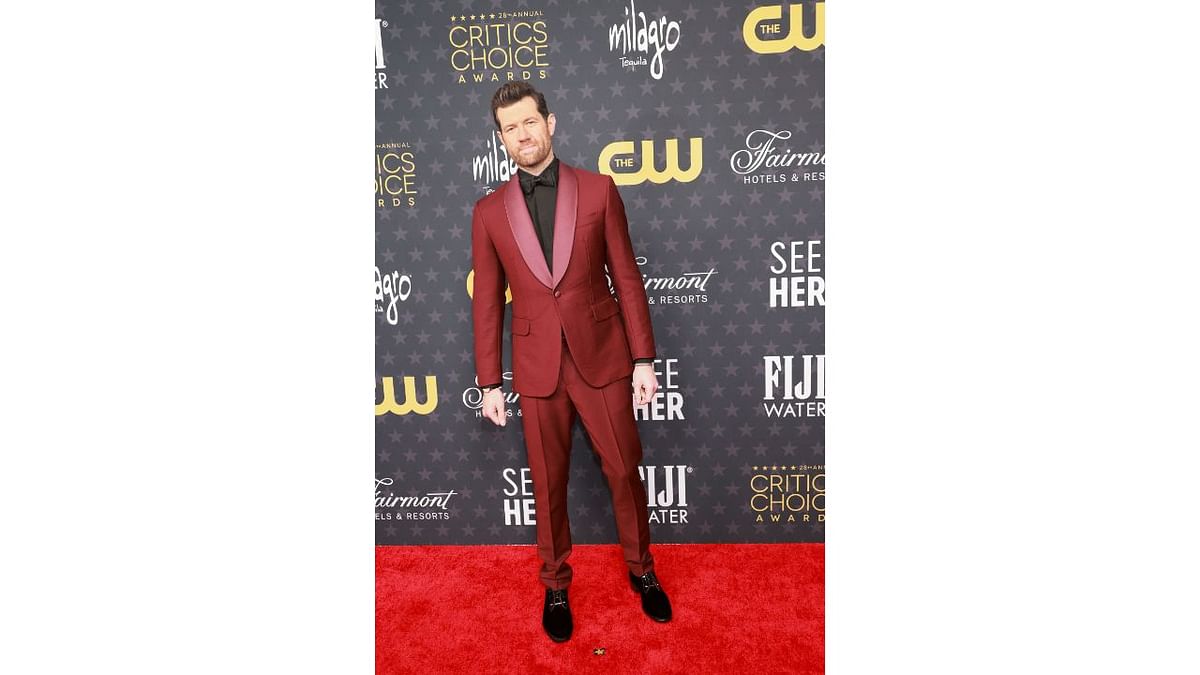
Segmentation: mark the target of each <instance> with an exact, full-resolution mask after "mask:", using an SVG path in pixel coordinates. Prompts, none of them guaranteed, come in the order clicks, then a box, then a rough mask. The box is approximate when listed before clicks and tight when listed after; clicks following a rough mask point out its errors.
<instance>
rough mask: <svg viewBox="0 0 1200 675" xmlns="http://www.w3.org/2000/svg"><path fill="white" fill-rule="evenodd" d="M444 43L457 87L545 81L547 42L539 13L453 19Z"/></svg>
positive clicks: (476, 15)
mask: <svg viewBox="0 0 1200 675" xmlns="http://www.w3.org/2000/svg"><path fill="white" fill-rule="evenodd" d="M447 40H448V42H449V44H450V67H451V68H453V69H454V74H455V82H457V83H458V84H466V83H468V82H476V83H478V82H489V83H494V82H510V81H512V80H534V79H538V80H544V79H546V68H547V67H549V65H550V62H549V60H548V58H547V50H548V49H549V43H550V38H549V35H548V34H547V32H546V20H545V18H544V14H543V12H542V11H541V10H536V9H535V10H522V11H517V12H486V13H482V14H461V15H454V16H451V17H450V28H449V32H448V33H447Z"/></svg>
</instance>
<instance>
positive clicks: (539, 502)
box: [471, 81, 671, 642]
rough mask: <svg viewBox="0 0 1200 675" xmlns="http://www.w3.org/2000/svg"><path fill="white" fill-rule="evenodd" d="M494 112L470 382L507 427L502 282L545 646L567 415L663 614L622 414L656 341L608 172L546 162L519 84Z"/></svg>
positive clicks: (529, 91) (558, 606)
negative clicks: (594, 461)
mask: <svg viewBox="0 0 1200 675" xmlns="http://www.w3.org/2000/svg"><path fill="white" fill-rule="evenodd" d="M492 117H493V119H494V121H495V122H496V127H497V130H498V131H497V133H498V135H499V136H500V140H501V141H502V142H503V143H504V147H505V149H506V150H507V151H508V154H509V156H510V157H512V159H513V160H514V161H515V162H516V164H517V167H518V170H517V174H516V175H515V176H513V177H512V179H510V180H509V181H508V183H506V184H504V185H502V186H501V187H500V188H499V189H497V190H496V191H495V192H493V193H492V194H490V195H487V196H486V197H484V198H482V199H480V200H479V201H478V202H476V204H475V212H474V215H473V216H472V219H471V255H472V263H473V267H474V274H475V277H474V290H473V294H472V318H473V326H474V331H475V375H476V381H477V382H478V383H479V384H480V385H481V386H482V388H483V391H484V394H483V414H484V416H486V417H487V418H488V419H489V420H491V421H492V422H495V423H496V424H498V425H500V426H504V425H505V424H506V422H507V418H506V414H507V413H506V411H505V409H504V408H505V405H504V392H503V391H502V390H501V388H500V385H501V384H502V383H503V377H502V373H501V365H500V356H501V333H500V331H501V329H502V328H503V323H504V306H505V284H506V283H507V284H508V286H509V289H510V291H511V293H512V305H513V313H512V329H511V333H512V351H513V355H512V365H513V367H512V370H513V374H512V387H513V390H514V391H516V392H517V393H518V394H520V395H521V415H522V417H521V423H522V431H523V433H524V437H525V449H526V455H527V458H528V460H529V468H530V472H531V474H532V476H533V488H534V509H535V513H536V518H537V549H538V556H539V557H540V559H541V561H542V564H541V570H540V574H539V577H540V579H541V581H542V583H543V585H545V586H546V596H545V601H544V603H543V606H542V626H543V627H544V628H545V630H546V633H547V634H548V635H549V636H550V638H551V639H553V640H554V641H556V642H562V641H564V640H567V639H568V638H570V636H571V631H572V628H573V624H572V620H571V610H570V607H569V605H568V603H567V587H568V586H569V585H570V583H571V576H572V570H571V566H570V565H569V564H568V563H567V558H568V556H570V554H571V529H570V525H569V523H568V519H567V479H568V471H569V469H570V457H571V428H572V426H573V425H574V423H575V417H576V414H578V416H579V418H580V421H581V422H582V423H583V426H584V429H585V430H586V431H587V433H588V437H589V438H590V439H591V440H592V445H593V446H594V447H595V449H596V452H597V454H598V455H599V456H600V460H601V465H602V471H603V473H604V476H605V478H606V479H607V481H608V485H609V488H610V490H611V492H612V502H613V514H614V516H615V518H616V521H617V534H618V538H619V539H620V543H621V549H622V551H623V552H624V556H625V562H626V564H627V565H628V567H629V580H630V584H631V585H632V586H633V589H634V591H635V592H637V593H638V594H640V596H641V603H642V609H643V611H645V613H646V614H647V615H649V616H650V617H651V618H653V619H655V620H656V621H669V620H670V618H671V605H670V602H669V601H668V599H667V595H666V593H665V592H664V591H663V589H662V587H661V586H660V585H659V583H658V578H657V577H656V575H655V572H654V559H653V557H652V556H651V555H650V524H649V517H648V514H647V506H646V491H645V488H644V487H643V486H642V482H641V478H640V477H639V476H638V470H637V467H638V464H639V463H640V462H641V459H642V445H641V440H640V438H639V437H638V430H637V425H636V424H635V422H634V419H633V399H635V398H636V401H637V404H638V405H641V404H644V403H646V402H648V401H650V399H651V398H653V396H654V394H655V392H657V391H658V378H657V377H656V376H655V373H654V365H653V361H654V357H655V351H654V333H653V331H652V329H651V326H650V308H649V305H648V304H647V302H646V290H645V286H644V285H643V281H642V275H641V272H640V271H639V270H638V267H637V263H636V262H635V260H634V255H633V246H632V244H631V243H630V240H629V224H628V222H627V221H626V219H625V207H624V204H623V203H622V202H621V197H620V195H619V194H618V193H617V187H616V185H615V184H614V183H613V180H612V179H611V178H610V177H608V176H605V175H602V174H598V173H594V172H591V171H587V170H585V169H581V168H579V167H574V166H571V165H569V164H566V163H564V162H561V161H559V159H558V158H557V157H555V156H554V148H553V147H552V143H551V137H552V136H553V135H554V128H555V124H556V120H555V117H554V114H553V113H550V112H549V110H548V109H547V107H546V100H545V98H544V97H543V96H542V94H540V93H538V91H537V90H536V89H534V88H533V86H531V85H530V84H529V83H528V82H524V81H517V82H509V83H506V84H504V85H503V86H501V87H500V88H499V89H498V90H497V91H496V93H495V95H494V96H493V97H492ZM605 265H607V267H608V273H609V274H610V275H611V276H612V280H613V281H612V285H613V288H614V289H615V290H616V293H617V298H613V296H612V294H611V293H610V292H609V288H608V282H607V279H606V277H605ZM618 300H619V302H618ZM635 362H636V365H635ZM631 390H632V396H631Z"/></svg>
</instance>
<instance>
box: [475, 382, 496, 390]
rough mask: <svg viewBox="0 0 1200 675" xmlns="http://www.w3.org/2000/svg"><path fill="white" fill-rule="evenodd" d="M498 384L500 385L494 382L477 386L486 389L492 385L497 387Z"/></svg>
mask: <svg viewBox="0 0 1200 675" xmlns="http://www.w3.org/2000/svg"><path fill="white" fill-rule="evenodd" d="M499 386H500V383H499V382H497V383H496V384H481V385H479V388H480V389H484V390H486V389H490V388H492V387H499Z"/></svg>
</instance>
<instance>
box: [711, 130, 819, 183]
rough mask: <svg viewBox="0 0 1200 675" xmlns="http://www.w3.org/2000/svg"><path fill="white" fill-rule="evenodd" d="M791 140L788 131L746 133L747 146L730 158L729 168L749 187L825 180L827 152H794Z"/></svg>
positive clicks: (790, 134)
mask: <svg viewBox="0 0 1200 675" xmlns="http://www.w3.org/2000/svg"><path fill="white" fill-rule="evenodd" d="M791 137H792V132H791V131H788V130H787V129H784V130H782V131H773V130H769V129H755V130H754V131H751V132H750V133H748V134H746V139H745V141H744V144H745V147H743V148H742V149H740V150H737V151H735V152H733V153H731V154H730V155H729V168H731V169H733V172H734V173H736V174H738V175H739V176H741V177H742V182H743V183H746V184H748V185H749V184H758V183H787V182H792V183H799V182H802V181H814V180H825V153H823V152H793V151H792V149H791V148H790V147H788V145H787V141H788V139H790V138H791ZM783 169H791V170H790V171H783Z"/></svg>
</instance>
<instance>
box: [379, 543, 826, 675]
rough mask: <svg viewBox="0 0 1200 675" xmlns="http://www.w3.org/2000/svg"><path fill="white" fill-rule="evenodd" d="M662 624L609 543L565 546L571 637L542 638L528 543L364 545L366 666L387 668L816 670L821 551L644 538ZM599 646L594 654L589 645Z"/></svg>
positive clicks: (820, 653) (821, 651)
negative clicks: (370, 622)
mask: <svg viewBox="0 0 1200 675" xmlns="http://www.w3.org/2000/svg"><path fill="white" fill-rule="evenodd" d="M650 551H651V553H653V554H654V563H655V571H656V572H657V574H658V577H659V581H660V582H661V583H662V586H663V589H664V590H665V591H666V592H667V594H668V596H669V597H670V599H671V607H672V610H673V613H674V616H673V618H672V619H671V621H670V622H669V623H662V624H660V623H656V622H655V621H653V620H652V619H650V617H648V616H646V615H645V614H643V613H642V607H641V604H640V601H639V599H638V596H636V595H635V594H634V592H633V590H632V589H631V588H630V586H629V579H628V572H627V568H626V567H625V563H624V561H623V560H622V559H621V550H620V548H619V547H618V546H617V545H616V544H611V545H579V544H576V545H575V546H574V547H573V548H572V552H571V558H570V562H571V566H572V567H573V568H574V570H575V577H574V580H573V581H572V583H571V586H570V604H571V613H572V616H573V618H574V621H575V631H574V633H573V634H572V636H571V639H570V640H569V641H567V642H563V643H554V642H552V641H551V640H550V638H549V637H547V636H546V634H545V632H544V631H543V630H542V600H543V596H544V590H543V589H544V587H543V586H542V585H541V584H540V583H539V582H538V579H537V571H538V564H539V563H538V559H537V551H536V549H535V548H534V547H533V546H532V545H528V546H380V547H376V549H375V608H376V618H375V665H376V671H377V672H378V673H381V674H390V673H604V674H605V675H609V674H611V673H652V674H653V675H665V674H666V673H715V672H719V673H760V674H762V673H821V672H823V671H824V662H825V647H824V642H825V588H824V585H825V545H824V544H653V545H652V546H651V548H650ZM599 648H603V649H604V653H603V654H594V653H593V650H596V649H599Z"/></svg>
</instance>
